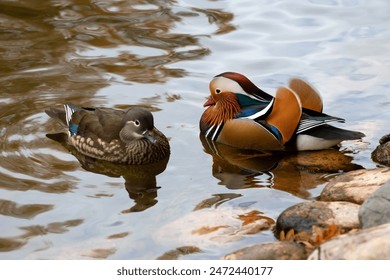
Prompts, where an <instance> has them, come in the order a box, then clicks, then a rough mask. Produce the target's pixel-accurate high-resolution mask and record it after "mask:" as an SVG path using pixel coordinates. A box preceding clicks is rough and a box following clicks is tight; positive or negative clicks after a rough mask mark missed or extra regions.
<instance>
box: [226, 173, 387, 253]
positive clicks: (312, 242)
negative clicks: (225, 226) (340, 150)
mask: <svg viewBox="0 0 390 280" xmlns="http://www.w3.org/2000/svg"><path fill="white" fill-rule="evenodd" d="M274 232H275V236H276V237H277V238H278V240H279V241H276V242H269V243H263V244H258V245H253V246H249V247H246V248H243V249H240V250H237V251H235V252H232V253H230V254H227V255H226V256H225V257H224V259H228V260H248V259H252V260H253V259H258V260H264V259H268V260H269V259H275V260H286V259H290V260H305V259H309V260H314V259H321V260H325V259H390V239H389V238H388V236H389V234H390V168H388V167H378V168H375V169H370V170H365V169H362V170H355V171H350V172H347V173H344V174H342V175H340V176H338V177H336V178H334V179H332V180H331V181H330V182H329V183H328V184H327V185H326V186H325V187H324V189H323V190H322V192H321V194H320V196H319V197H318V199H317V200H316V201H309V202H303V203H299V204H296V205H293V206H291V207H289V208H287V209H286V210H285V211H283V212H282V213H281V214H280V215H279V217H278V218H277V221H276V225H275V228H274Z"/></svg>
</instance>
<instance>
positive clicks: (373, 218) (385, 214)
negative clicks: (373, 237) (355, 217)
mask: <svg viewBox="0 0 390 280" xmlns="http://www.w3.org/2000/svg"><path fill="white" fill-rule="evenodd" d="M359 220H360V224H361V226H362V228H368V227H373V226H378V225H382V224H387V223H390V182H389V183H386V184H384V185H383V186H381V187H380V188H379V189H378V190H376V191H375V192H374V193H373V194H372V195H371V196H369V197H368V198H367V200H366V201H365V202H364V203H363V204H362V206H361V207H360V210H359Z"/></svg>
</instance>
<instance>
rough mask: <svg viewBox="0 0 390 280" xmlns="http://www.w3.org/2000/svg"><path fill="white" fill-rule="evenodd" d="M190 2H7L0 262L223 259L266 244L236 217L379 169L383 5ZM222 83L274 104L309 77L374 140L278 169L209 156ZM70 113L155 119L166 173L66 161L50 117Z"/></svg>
mask: <svg viewBox="0 0 390 280" xmlns="http://www.w3.org/2000/svg"><path fill="white" fill-rule="evenodd" d="M193 2H194V1H192V3H190V1H181V0H178V1H166V0H164V1H152V0H151V1H141V0H139V1H120V0H118V1H91V0H90V1H88V0H82V1H80V0H78V1H76V0H68V1H56V0H52V1H37V0H32V1H2V2H1V3H0V26H1V29H0V86H1V87H0V88H1V95H0V108H1V111H0V137H1V142H0V144H1V147H0V149H1V150H0V151H1V160H0V225H1V233H0V258H2V259H83V258H111V259H155V258H159V257H161V256H164V255H166V253H167V252H177V255H178V256H179V257H181V258H190V259H216V258H220V257H222V256H223V255H225V254H226V253H229V252H231V251H232V250H235V249H237V248H241V247H244V246H246V245H248V244H254V243H261V242H266V241H272V240H274V236H273V234H272V233H271V231H270V230H265V231H260V232H256V233H255V234H248V233H243V232H241V231H240V225H241V222H240V220H239V218H238V217H241V216H242V215H247V214H248V213H262V215H264V216H266V217H269V218H273V219H276V217H277V216H278V214H279V213H280V212H281V211H283V210H284V209H285V208H287V207H288V206H290V205H292V204H295V203H297V202H300V201H304V200H310V199H314V198H315V197H316V196H317V195H318V194H319V192H320V191H321V188H322V187H323V185H324V184H325V183H326V182H327V181H328V180H329V179H330V178H332V177H334V176H337V174H338V173H340V172H343V171H348V170H353V169H357V168H362V167H363V168H372V167H374V166H375V163H373V162H372V161H371V159H370V153H371V151H372V150H373V149H374V148H375V146H376V145H377V142H378V139H379V138H380V137H381V136H382V135H384V134H386V133H389V129H388V127H389V117H390V113H389V106H390V97H389V91H390V88H389V85H390V84H389V77H390V69H389V66H390V57H389V54H388V50H389V47H390V45H389V44H390V43H389V42H390V31H389V29H388V26H390V18H389V16H388V15H389V11H390V4H389V2H388V1H363V0H361V1H359V0H307V1H299V3H297V2H296V1H294V2H293V1H288V0H285V1H267V0H262V1H228V0H227V1H196V3H195V4H194V3H193ZM230 70H231V71H238V72H242V73H244V74H246V75H247V76H248V77H249V78H251V79H252V80H253V81H254V82H256V83H257V84H259V85H261V86H262V87H263V88H264V89H265V90H267V91H269V92H273V91H274V89H275V88H276V87H278V86H280V85H284V84H286V83H287V81H288V79H289V78H291V77H293V76H300V77H303V78H305V79H307V80H309V81H310V82H311V83H312V84H313V85H314V86H315V87H316V88H317V89H318V90H319V91H320V92H321V93H322V96H323V100H324V103H325V108H324V111H325V112H327V113H329V114H330V115H335V116H339V117H343V118H346V119H347V123H346V124H345V125H341V126H343V127H349V128H351V129H354V130H360V131H362V132H364V133H365V134H366V135H367V137H365V138H364V139H363V141H361V142H346V143H344V144H343V146H342V147H341V148H340V151H336V150H333V151H326V152H318V153H300V154H298V155H288V156H284V157H281V158H280V157H279V158H275V157H268V156H262V155H258V156H257V157H253V156H251V155H248V154H246V153H238V152H237V151H235V150H233V149H231V148H229V147H224V146H218V147H215V146H214V145H210V143H208V142H207V141H205V139H202V138H199V131H198V121H199V117H200V115H201V114H202V111H203V108H202V104H203V103H204V101H205V98H206V97H207V95H208V82H209V81H210V79H211V78H212V77H213V76H214V75H216V74H219V73H220V72H224V71H230ZM66 102H72V103H75V104H80V105H85V106H107V107H115V108H121V109H125V108H128V107H129V106H134V105H136V106H143V107H146V108H148V109H149V110H151V111H153V113H154V116H155V122H156V127H158V128H159V129H160V130H162V131H163V132H164V133H165V134H166V135H167V136H168V137H169V138H170V144H171V147H172V155H171V157H170V159H169V162H168V164H167V166H159V167H156V169H154V170H153V172H151V171H150V170H148V171H145V170H141V169H134V170H133V169H131V170H126V171H123V170H117V169H115V168H114V167H112V166H105V165H104V166H96V164H94V163H91V162H89V161H88V160H85V159H83V158H82V157H79V156H78V155H77V154H74V153H73V154H72V153H70V152H69V151H68V149H66V147H63V146H62V145H60V144H59V143H58V142H56V141H53V140H51V139H49V138H47V137H46V134H47V133H55V132H60V131H61V127H59V126H58V125H57V124H56V123H55V122H53V121H52V120H49V117H48V116H46V115H45V114H44V110H45V109H46V108H49V107H57V108H60V107H61V106H62V104H63V103H66ZM215 148H217V149H218V152H217V153H216V150H215ZM253 211H257V212H253ZM205 229H207V230H205ZM176 248H179V249H178V250H176ZM183 248H184V249H183ZM175 250H176V251H175Z"/></svg>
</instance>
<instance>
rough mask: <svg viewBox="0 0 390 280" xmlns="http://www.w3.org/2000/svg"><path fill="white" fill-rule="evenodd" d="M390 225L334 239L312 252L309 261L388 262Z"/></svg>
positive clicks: (389, 257)
mask: <svg viewBox="0 0 390 280" xmlns="http://www.w3.org/2000/svg"><path fill="white" fill-rule="evenodd" d="M389 236H390V224H384V225H380V226H377V227H372V228H367V229H363V230H359V231H355V232H350V233H348V234H344V235H340V236H338V237H335V238H333V239H331V240H329V241H327V242H325V243H324V244H322V245H321V246H320V247H319V248H318V249H316V250H314V251H313V252H312V253H311V254H310V256H309V258H308V259H309V260H342V259H346V260H390V238H389Z"/></svg>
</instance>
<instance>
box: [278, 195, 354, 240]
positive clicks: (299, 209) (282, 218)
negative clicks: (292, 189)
mask: <svg viewBox="0 0 390 280" xmlns="http://www.w3.org/2000/svg"><path fill="white" fill-rule="evenodd" d="M358 211H359V205H357V204H354V203H350V202H342V201H335V202H325V201H314V202H303V203H299V204H296V205H294V206H291V207H289V208H287V209H286V210H284V211H283V212H282V213H281V214H280V215H279V217H278V219H277V221H276V234H277V235H278V236H279V234H280V232H281V231H282V230H283V231H284V232H288V231H289V230H290V229H294V231H295V232H301V231H305V232H309V233H311V232H312V227H313V225H316V226H319V227H322V228H327V227H329V226H330V225H332V224H335V225H337V226H338V227H340V229H341V230H342V231H347V230H350V229H353V228H358V227H359V219H358Z"/></svg>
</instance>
